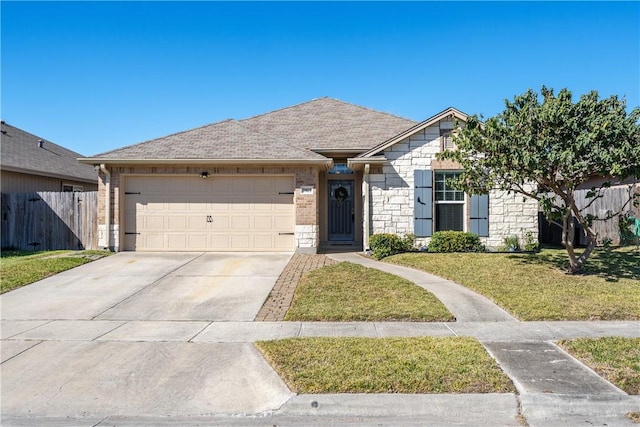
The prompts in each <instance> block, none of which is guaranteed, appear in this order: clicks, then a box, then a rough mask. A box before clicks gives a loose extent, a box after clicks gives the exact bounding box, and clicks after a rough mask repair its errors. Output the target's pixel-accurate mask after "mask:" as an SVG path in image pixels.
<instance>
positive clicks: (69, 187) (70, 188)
mask: <svg viewBox="0 0 640 427" xmlns="http://www.w3.org/2000/svg"><path fill="white" fill-rule="evenodd" d="M72 191H73V192H78V191H82V185H72V184H62V192H64V193H71V192H72Z"/></svg>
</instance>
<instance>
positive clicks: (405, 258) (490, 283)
mask: <svg viewBox="0 0 640 427" xmlns="http://www.w3.org/2000/svg"><path fill="white" fill-rule="evenodd" d="M384 261H386V262H389V263H393V264H400V265H405V266H408V267H413V268H417V269H420V270H424V271H428V272H430V273H432V274H436V275H438V276H441V277H445V278H447V279H449V280H452V281H454V282H456V283H460V284H461V285H464V286H466V287H468V288H471V289H473V290H475V291H477V292H479V293H481V294H483V295H485V296H487V297H488V298H490V299H492V300H493V301H494V302H496V303H497V304H498V305H500V306H501V307H503V308H504V309H506V310H507V311H509V312H510V313H511V314H513V315H514V316H516V317H518V318H519V319H520V320H640V252H638V251H636V250H634V249H631V248H622V249H616V250H612V251H610V252H607V251H604V250H596V251H595V253H594V254H593V255H592V256H591V257H590V258H589V260H588V261H587V265H586V271H585V273H584V274H581V275H567V274H566V273H565V271H564V266H565V262H566V253H565V251H564V250H559V249H544V250H542V251H541V252H540V253H535V254H496V253H447V254H435V253H433V254H430V253H407V254H400V255H394V256H392V257H389V258H385V259H384Z"/></svg>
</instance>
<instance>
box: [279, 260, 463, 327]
mask: <svg viewBox="0 0 640 427" xmlns="http://www.w3.org/2000/svg"><path fill="white" fill-rule="evenodd" d="M285 320H301V321H336V322H350V321H421V322H447V321H453V320H454V317H453V315H452V314H451V313H450V312H449V310H447V308H446V307H445V306H444V305H443V304H442V303H441V302H440V301H439V300H438V299H437V298H436V297H435V296H433V294H431V293H430V292H428V291H426V290H425V289H423V288H421V287H419V286H417V285H415V284H414V283H411V282H409V281H408V280H405V279H402V278H400V277H398V276H394V275H392V274H388V273H385V272H382V271H380V270H375V269H372V268H366V267H363V266H361V265H357V264H352V263H348V262H341V263H338V264H334V265H330V266H326V267H322V268H319V269H317V270H314V271H311V272H310V273H308V274H307V275H306V276H304V277H303V278H302V279H301V280H300V282H299V284H298V287H297V288H296V292H295V295H294V298H293V303H292V305H291V308H290V309H289V311H288V312H287V315H286V317H285Z"/></svg>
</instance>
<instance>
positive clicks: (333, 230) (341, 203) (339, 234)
mask: <svg viewBox="0 0 640 427" xmlns="http://www.w3.org/2000/svg"><path fill="white" fill-rule="evenodd" d="M328 184H329V185H328V186H329V192H328V193H329V194H328V196H329V241H334V242H335V241H353V240H354V229H355V227H354V221H355V211H354V203H353V181H329V182H328Z"/></svg>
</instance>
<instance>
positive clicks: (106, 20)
mask: <svg viewBox="0 0 640 427" xmlns="http://www.w3.org/2000/svg"><path fill="white" fill-rule="evenodd" d="M0 7H1V13H2V16H1V19H2V22H1V24H2V29H1V36H2V39H1V47H2V51H1V59H2V81H1V85H2V87H1V89H2V93H1V108H2V111H1V115H2V119H3V120H4V121H6V122H7V123H9V124H12V125H14V126H17V127H19V128H21V129H24V130H26V131H28V132H31V133H34V134H36V135H38V136H40V137H42V138H45V139H48V140H50V141H53V142H55V143H57V144H60V145H63V146H66V147H68V148H70V149H72V150H75V151H77V152H79V153H81V154H83V155H92V154H97V153H101V152H104V151H107V150H111V149H114V148H118V147H122V146H125V145H130V144H134V143H137V142H142V141H144V140H148V139H152V138H156V137H160V136H164V135H167V134H170V133H174V132H179V131H182V130H186V129H190V128H193V127H197V126H201V125H204V124H208V123H214V122H217V121H220V120H224V119H227V118H236V119H242V118H246V117H250V116H253V115H256V114H261V113H265V112H269V111H272V110H275V109H279V108H283V107H287V106H290V105H293V104H297V103H301V102H305V101H308V100H311V99H314V98H319V97H323V96H329V97H333V98H338V99H341V100H343V101H347V102H351V103H354V104H358V105H362V106H365V107H369V108H373V109H376V110H381V111H385V112H388V113H392V114H396V115H399V116H402V117H406V118H409V119H413V120H416V121H420V120H423V119H425V118H427V117H429V116H431V115H433V114H435V113H437V112H439V111H441V110H442V109H444V108H447V107H449V106H454V107H456V108H458V109H460V110H462V111H464V112H466V113H469V114H482V115H483V116H484V117H485V118H486V117H490V116H492V115H495V114H497V113H499V112H500V111H502V109H503V106H504V99H505V98H508V99H511V98H513V96H514V95H516V94H520V93H523V92H525V91H526V90H527V89H528V88H533V89H536V90H539V89H540V87H541V85H543V84H545V85H547V86H548V87H553V88H555V89H556V90H559V89H560V88H563V87H567V88H569V89H570V90H571V91H572V92H573V93H574V97H577V96H578V95H579V94H581V93H585V92H588V91H590V90H593V89H595V90H598V92H599V93H600V95H601V96H609V95H613V94H616V95H619V96H625V97H626V99H627V103H628V106H629V107H635V106H639V105H640V3H639V2H603V3H600V2H567V3H560V2H531V3H525V2H445V3H439V2H407V3H404V2H393V3H387V2H371V3H370V2H353V3H345V2H323V3H311V2H301V3H298V2H277V3H273V2H258V3H253V2H232V3H225V2H204V1H202V2H13V1H2V3H1V6H0Z"/></svg>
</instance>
